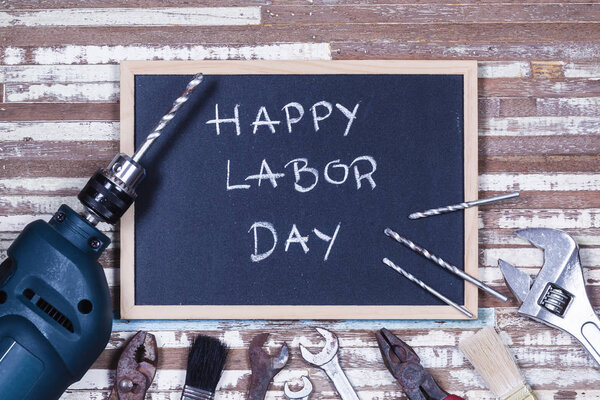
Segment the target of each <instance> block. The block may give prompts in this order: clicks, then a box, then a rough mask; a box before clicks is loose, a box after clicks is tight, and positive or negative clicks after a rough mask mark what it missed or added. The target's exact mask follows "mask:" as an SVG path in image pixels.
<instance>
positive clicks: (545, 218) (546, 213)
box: [497, 208, 600, 229]
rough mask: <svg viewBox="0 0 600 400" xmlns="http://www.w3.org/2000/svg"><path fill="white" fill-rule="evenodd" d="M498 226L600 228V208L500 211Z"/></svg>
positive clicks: (511, 227)
mask: <svg viewBox="0 0 600 400" xmlns="http://www.w3.org/2000/svg"><path fill="white" fill-rule="evenodd" d="M499 214H500V215H499V217H498V222H497V226H498V227H499V228H506V229H520V228H523V227H529V228H554V229H565V228H569V229H578V228H579V229H582V228H600V210H599V209H596V208H588V209H581V210H576V209H567V210H564V209H540V210H519V214H517V213H516V212H515V211H513V210H503V211H499Z"/></svg>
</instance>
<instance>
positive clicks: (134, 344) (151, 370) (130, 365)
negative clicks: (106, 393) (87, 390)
mask: <svg viewBox="0 0 600 400" xmlns="http://www.w3.org/2000/svg"><path fill="white" fill-rule="evenodd" d="M157 364H158V348H157V346H156V338H155V337H154V335H152V334H151V333H148V332H144V331H140V332H138V333H136V334H135V335H134V336H133V338H131V340H130V341H129V343H128V344H127V346H125V349H123V353H122V354H121V357H120V358H119V363H118V365H117V378H116V381H115V385H114V386H113V389H112V391H111V393H110V397H109V400H143V399H144V398H145V397H146V391H147V390H148V388H149V387H150V384H151V383H152V380H153V379H154V375H155V374H156V367H157Z"/></svg>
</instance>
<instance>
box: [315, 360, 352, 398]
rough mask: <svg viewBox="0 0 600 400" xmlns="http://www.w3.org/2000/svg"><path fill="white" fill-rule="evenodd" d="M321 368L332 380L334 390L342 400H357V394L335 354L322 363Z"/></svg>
mask: <svg viewBox="0 0 600 400" xmlns="http://www.w3.org/2000/svg"><path fill="white" fill-rule="evenodd" d="M321 368H322V369H323V371H325V373H326V374H327V376H328V377H329V379H331V382H333V386H335V390H337V392H338V394H339V395H340V397H341V398H342V400H359V398H358V395H357V394H356V392H355V391H354V388H353V387H352V385H351V384H350V381H349V380H348V377H347V376H346V374H345V373H344V371H343V370H342V367H341V366H340V361H339V359H338V356H337V354H336V355H335V357H333V358H332V359H331V361H329V362H328V363H326V364H323V365H322V366H321Z"/></svg>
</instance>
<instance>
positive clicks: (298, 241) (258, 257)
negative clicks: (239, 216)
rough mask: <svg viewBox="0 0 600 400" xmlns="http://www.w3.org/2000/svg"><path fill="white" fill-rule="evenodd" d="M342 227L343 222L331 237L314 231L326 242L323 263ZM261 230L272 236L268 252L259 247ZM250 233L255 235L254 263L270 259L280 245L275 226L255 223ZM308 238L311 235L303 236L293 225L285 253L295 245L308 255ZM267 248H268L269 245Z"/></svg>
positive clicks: (252, 258)
mask: <svg viewBox="0 0 600 400" xmlns="http://www.w3.org/2000/svg"><path fill="white" fill-rule="evenodd" d="M341 225H342V223H341V222H340V223H339V224H337V226H336V227H335V230H334V231H333V233H332V234H331V236H330V235H328V234H326V233H324V232H322V231H320V230H319V229H317V228H314V229H313V230H312V232H311V233H314V235H315V236H316V238H317V239H319V240H321V241H322V242H321V243H323V242H324V244H325V245H326V248H325V255H324V256H323V261H327V259H328V258H329V253H330V252H331V248H332V247H333V244H334V243H335V239H336V238H337V236H338V232H339V231H340V226H341ZM259 230H262V231H264V232H267V235H270V236H271V243H272V244H271V247H270V248H268V249H266V250H264V249H262V246H260V245H259V240H258V236H259V235H258V231H259ZM248 232H252V234H253V235H254V253H253V254H251V255H250V259H251V260H252V262H259V261H262V260H264V259H266V258H267V257H269V256H270V255H271V254H273V251H275V248H276V247H277V243H278V240H279V239H278V236H277V230H276V229H275V227H274V226H273V224H272V223H270V222H266V221H259V222H255V223H253V224H252V226H251V227H250V229H249V230H248ZM308 238H309V235H305V236H302V234H301V233H300V230H299V229H298V227H297V226H296V224H294V225H292V229H291V230H290V234H289V235H288V237H287V240H286V241H285V243H284V245H283V251H284V252H286V253H287V252H288V250H290V247H291V246H292V245H294V244H295V245H296V246H299V247H300V248H301V249H302V251H303V252H304V254H307V253H308V252H309V251H310V248H309V246H308ZM311 246H312V245H311ZM265 247H268V245H267V246H265ZM319 247H321V248H323V247H324V246H323V245H320V246H319ZM259 249H262V250H263V251H261V252H259Z"/></svg>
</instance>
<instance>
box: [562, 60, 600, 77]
mask: <svg viewBox="0 0 600 400" xmlns="http://www.w3.org/2000/svg"><path fill="white" fill-rule="evenodd" d="M564 73H565V77H566V78H600V64H598V63H597V62H591V63H567V65H565V67H564Z"/></svg>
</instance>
